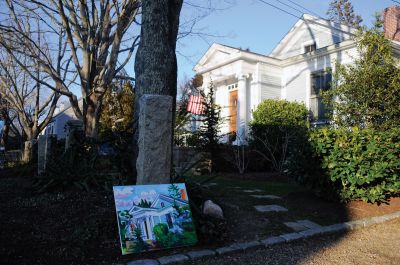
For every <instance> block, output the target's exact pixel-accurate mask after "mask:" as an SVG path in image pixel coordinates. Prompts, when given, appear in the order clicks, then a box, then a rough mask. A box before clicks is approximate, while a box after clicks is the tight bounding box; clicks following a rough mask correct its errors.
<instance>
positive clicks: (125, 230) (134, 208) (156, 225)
mask: <svg viewBox="0 0 400 265" xmlns="http://www.w3.org/2000/svg"><path fill="white" fill-rule="evenodd" d="M113 190H114V199H115V208H116V212H117V220H118V227H119V235H120V240H121V249H122V254H123V255H125V254H130V253H139V252H143V251H150V250H156V249H164V248H172V247H179V246H187V245H193V244H195V243H196V242H197V236H196V231H195V227H194V224H193V219H192V213H191V211H190V207H189V200H188V196H187V192H186V187H185V184H183V183H175V184H157V185H135V186H114V187H113Z"/></svg>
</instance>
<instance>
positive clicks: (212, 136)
mask: <svg viewBox="0 0 400 265" xmlns="http://www.w3.org/2000/svg"><path fill="white" fill-rule="evenodd" d="M214 93H215V91H214V84H213V82H212V81H211V82H210V85H209V87H208V93H207V94H205V93H204V91H202V90H200V94H201V96H202V97H203V99H204V102H203V103H204V105H205V112H204V114H203V115H201V118H200V121H201V125H200V128H199V131H198V136H199V139H200V145H201V147H202V149H203V150H204V151H206V152H209V153H210V154H211V171H213V164H214V162H215V159H216V156H217V153H218V148H219V144H218V143H219V132H220V126H221V122H222V119H221V108H220V107H219V106H218V105H217V104H216V103H215V98H214Z"/></svg>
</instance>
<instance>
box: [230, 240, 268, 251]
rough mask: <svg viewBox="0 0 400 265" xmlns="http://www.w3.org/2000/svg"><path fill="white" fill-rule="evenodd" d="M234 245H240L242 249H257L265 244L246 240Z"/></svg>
mask: <svg viewBox="0 0 400 265" xmlns="http://www.w3.org/2000/svg"><path fill="white" fill-rule="evenodd" d="M232 246H233V247H239V248H240V249H241V250H243V251H245V250H249V249H257V248H261V247H262V246H263V244H262V243H261V242H260V241H258V240H255V241H250V242H244V243H236V244H233V245H232Z"/></svg>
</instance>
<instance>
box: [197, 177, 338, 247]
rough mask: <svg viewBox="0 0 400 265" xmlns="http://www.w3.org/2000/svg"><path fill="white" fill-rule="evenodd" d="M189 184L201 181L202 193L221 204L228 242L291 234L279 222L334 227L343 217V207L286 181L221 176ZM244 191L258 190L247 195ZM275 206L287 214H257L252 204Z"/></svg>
mask: <svg viewBox="0 0 400 265" xmlns="http://www.w3.org/2000/svg"><path fill="white" fill-rule="evenodd" d="M191 180H192V181H195V182H204V184H205V185H207V184H210V183H216V184H217V185H213V186H208V187H207V186H206V187H205V188H204V189H205V192H204V193H205V194H206V195H207V196H208V197H210V198H213V199H214V200H215V202H216V203H218V204H219V205H221V207H222V208H223V210H224V215H225V217H226V218H227V220H228V226H229V231H230V233H231V234H230V236H231V239H232V240H240V241H245V240H251V239H254V238H260V237H267V236H272V235H280V234H282V233H288V232H293V231H292V230H291V229H290V228H288V227H286V226H285V225H284V224H283V223H284V222H290V221H297V220H303V219H309V220H311V221H313V222H316V223H318V224H321V225H327V224H334V223H337V222H339V221H341V220H342V219H343V218H344V217H345V209H344V206H341V205H340V204H338V203H332V202H326V201H323V200H322V199H320V198H318V197H316V196H314V195H313V194H312V193H311V192H309V191H308V190H307V189H305V188H304V187H302V186H300V185H298V184H296V183H294V182H293V181H291V180H288V179H282V180H277V179H273V180H268V178H266V180H265V181H262V180H242V179H239V178H229V177H224V176H218V175H217V176H215V177H212V178H210V177H206V176H196V177H192V179H191ZM245 190H260V191H257V192H252V193H247V192H245ZM251 195H276V196H279V197H281V198H282V199H267V198H255V197H252V196H251ZM268 204H276V205H280V206H282V207H285V208H287V209H288V212H268V213H260V212H257V211H256V209H255V208H254V206H255V205H268Z"/></svg>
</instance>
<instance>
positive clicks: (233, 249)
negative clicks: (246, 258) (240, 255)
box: [215, 245, 242, 255]
mask: <svg viewBox="0 0 400 265" xmlns="http://www.w3.org/2000/svg"><path fill="white" fill-rule="evenodd" d="M240 251H242V248H241V247H239V246H237V245H230V246H229V247H222V248H217V249H216V250H215V252H217V254H218V255H225V254H232V253H237V252H240Z"/></svg>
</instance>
